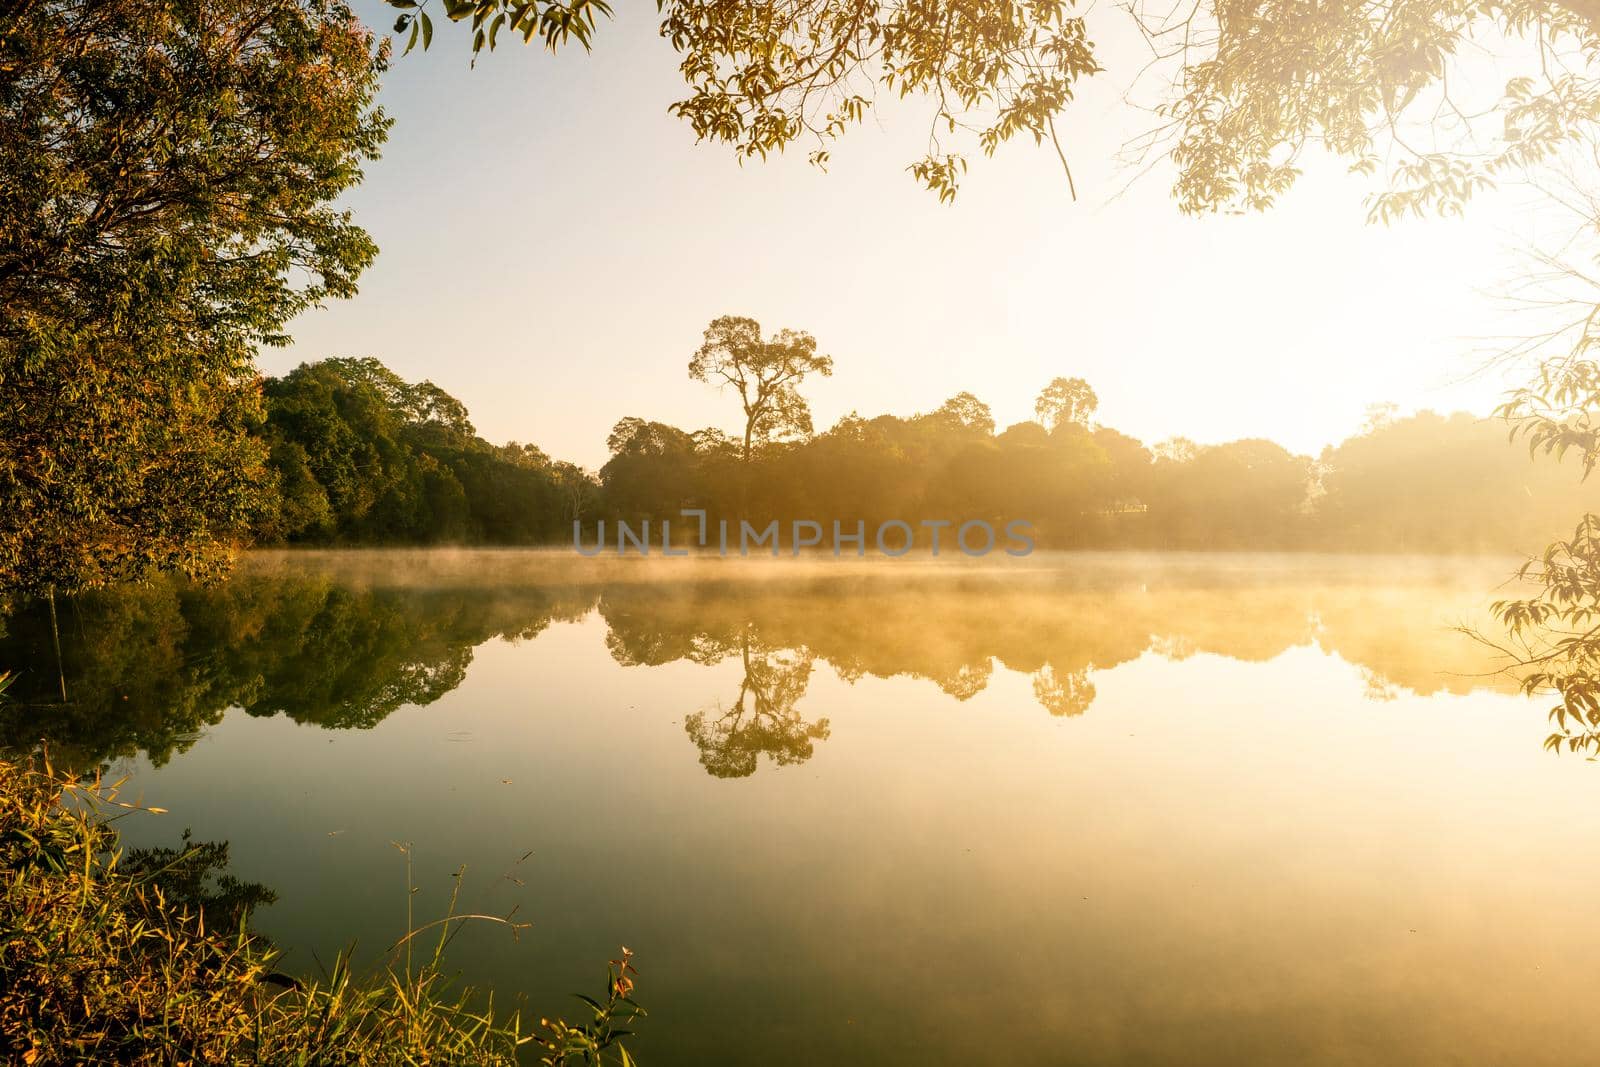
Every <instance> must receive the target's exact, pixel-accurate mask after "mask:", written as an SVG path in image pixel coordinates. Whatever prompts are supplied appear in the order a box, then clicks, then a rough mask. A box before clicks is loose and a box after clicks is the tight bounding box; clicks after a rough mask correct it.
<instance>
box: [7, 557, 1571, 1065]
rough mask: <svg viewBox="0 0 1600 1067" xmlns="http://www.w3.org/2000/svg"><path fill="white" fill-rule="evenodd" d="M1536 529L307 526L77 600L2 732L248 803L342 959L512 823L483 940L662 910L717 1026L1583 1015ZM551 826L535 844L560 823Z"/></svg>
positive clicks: (1184, 1053) (183, 817)
mask: <svg viewBox="0 0 1600 1067" xmlns="http://www.w3.org/2000/svg"><path fill="white" fill-rule="evenodd" d="M1513 566H1514V561H1511V560H1502V559H1468V558H1462V559H1450V558H1437V557H1432V558H1418V557H1339V556H1317V555H1276V556H1263V555H1258V554H1239V555H1219V554H1211V555H1204V556H1202V555H1183V554H1131V553H1127V554H1117V553H1112V554H1069V555H1057V554H1050V553H1043V552H1041V553H1038V554H1036V555H1035V556H1032V557H1029V558H1027V559H1021V560H1005V561H1003V562H999V561H993V560H988V561H973V560H967V559H965V558H962V557H952V558H948V559H947V558H944V557H941V558H939V559H938V560H933V559H928V558H911V557H907V558H905V559H901V560H881V559H876V560H874V559H868V560H856V559H851V558H844V559H837V560H836V559H833V558H831V557H823V558H803V559H798V560H796V559H788V558H783V559H778V560H769V559H760V560H736V559H730V560H722V559H715V558H711V559H706V558H691V559H673V560H638V559H622V560H619V559H614V558H611V559H604V558H602V559H593V560H587V559H579V558H577V557H576V556H574V555H573V554H572V553H570V552H567V551H541V552H529V551H509V550H508V551H459V552H455V551H426V552H423V551H398V552H388V551H372V552H323V553H309V552H293V553H273V554H261V555H258V556H253V557H251V558H250V559H249V560H248V561H247V563H246V565H245V567H244V568H243V570H242V571H241V573H240V574H239V575H238V576H237V577H236V578H235V579H234V580H233V581H231V582H229V583H227V584H225V585H222V586H219V587H215V588H210V589H204V588H191V587H184V586H180V585H176V584H156V585H152V586H148V587H144V588H139V589H129V590H125V591H122V592H119V593H117V594H114V595H104V596H98V597H85V598H81V599H79V600H78V601H75V602H73V604H72V605H71V606H70V607H68V608H66V610H65V613H64V615H63V622H62V625H63V631H64V645H65V648H64V658H65V668H66V676H67V685H68V687H69V694H70V697H71V700H70V702H69V703H68V704H67V705H65V706H62V705H61V704H60V702H59V695H56V696H54V697H52V696H51V692H52V689H53V687H54V686H55V684H56V679H55V678H54V676H53V672H51V671H49V670H48V669H42V668H43V667H44V666H45V665H48V664H50V663H51V662H52V660H51V658H50V656H51V653H50V652H49V651H48V648H49V646H48V640H49V638H48V630H47V629H46V623H45V622H44V620H43V617H42V616H41V615H40V614H39V613H38V612H37V611H32V610H30V611H25V612H23V613H20V614H18V615H15V616H13V617H11V618H10V619H8V620H7V621H6V624H5V632H4V636H3V637H0V657H3V658H4V659H3V661H4V662H7V663H28V664H32V665H37V667H34V668H30V670H29V671H28V673H27V674H26V675H25V677H24V678H23V680H22V681H21V682H20V683H19V686H20V688H18V689H16V690H14V693H16V694H17V695H18V703H17V704H16V705H15V706H14V707H12V708H10V709H8V710H7V711H6V713H5V716H4V718H3V719H0V739H3V740H4V742H5V743H6V744H7V745H8V746H9V747H11V748H13V749H18V748H26V747H30V746H32V745H34V744H36V743H37V741H38V739H39V736H40V735H41V734H46V735H48V736H49V739H50V743H51V751H52V753H53V755H55V756H56V757H57V758H58V759H60V760H62V761H64V762H71V763H75V764H76V765H79V766H84V767H88V766H92V765H96V764H99V763H107V764H109V765H110V766H111V767H112V768H113V769H114V770H115V771H116V772H118V773H126V774H128V775H129V776H130V781H129V783H128V785H127V787H126V790H127V792H128V793H129V794H130V795H132V796H138V797H140V798H142V799H143V800H144V801H145V802H147V803H150V804H156V805H159V806H161V807H164V808H168V809H170V810H171V812H172V814H171V815H169V816H164V817H159V818H157V817H141V818H138V819H129V820H124V821H123V822H122V823H121V826H122V827H123V828H124V831H125V833H126V834H127V836H128V837H129V838H130V841H131V843H134V844H138V843H147V842H148V843H155V842H160V843H171V842H172V841H173V840H174V839H175V838H176V837H177V835H178V833H179V832H180V831H181V830H182V829H183V828H184V827H190V828H192V829H193V831H194V833H195V836H196V837H197V838H201V839H207V838H215V839H227V840H229V841H230V842H231V845H232V855H233V858H234V867H235V869H236V871H237V873H238V874H240V875H241V876H242V877H245V878H249V879H253V880H257V881H260V882H263V883H265V884H267V885H269V886H270V887H272V888H273V889H274V890H275V891H276V892H277V894H278V898H279V900H278V903H277V904H275V905H273V906H271V907H270V908H268V909H266V910H265V911H263V912H262V913H261V914H260V915H259V916H258V922H259V925H260V926H261V927H262V928H263V929H264V930H265V931H266V932H267V933H268V934H270V935H271V936H273V937H274V938H276V939H278V940H279V942H280V943H281V944H282V945H283V946H284V947H285V948H287V949H288V950H289V952H290V962H291V964H293V965H297V966H305V967H314V966H315V962H314V961H315V960H316V959H322V960H327V959H329V958H330V957H331V955H332V953H333V952H334V951H335V950H337V949H338V948H339V947H341V946H343V945H344V944H345V943H346V942H347V941H348V940H349V939H350V938H352V937H354V938H355V939H356V940H357V942H358V946H360V948H361V949H362V950H363V951H365V952H366V953H367V954H369V955H370V954H375V953H377V952H379V951H381V949H382V948H384V947H386V946H387V945H388V944H390V943H392V941H393V940H394V939H395V938H396V937H397V936H399V934H400V933H401V932H403V929H404V923H405V910H406V892H405V872H404V866H403V861H402V857H401V856H400V854H399V853H398V852H397V851H396V850H395V848H394V847H393V844H392V843H393V842H396V841H399V842H409V843H411V845H412V848H413V850H414V855H415V857H416V863H417V868H416V874H415V878H416V881H417V884H418V885H419V886H420V892H419V893H418V894H417V896H416V899H415V901H414V904H415V906H416V908H417V913H418V915H419V916H426V915H428V914H429V913H430V910H431V911H433V912H437V911H440V910H442V908H443V906H444V901H445V899H446V898H447V896H448V893H449V891H450V889H451V887H452V884H453V879H452V874H453V872H455V871H456V870H457V868H458V867H460V866H461V865H463V864H464V865H466V867H467V871H466V874H465V875H464V876H463V885H464V887H465V888H464V893H463V904H464V906H465V907H466V909H467V910H481V911H493V912H500V913H504V912H505V911H506V910H507V909H509V908H510V907H511V906H512V905H513V904H520V905H521V912H520V915H519V917H521V918H525V919H530V920H531V921H532V922H533V923H534V926H533V928H532V929H531V930H529V931H527V932H526V933H525V934H524V935H523V937H522V938H521V939H520V941H513V940H511V939H510V938H508V937H507V936H505V935H504V933H503V931H500V930H493V929H468V930H467V931H466V932H465V933H464V934H463V935H462V936H461V938H460V939H459V940H458V941H457V942H456V943H455V944H454V945H453V946H452V952H453V953H454V959H455V962H456V963H457V964H458V965H459V966H460V967H461V968H462V970H463V972H464V974H465V975H466V976H467V977H468V978H469V979H470V980H472V981H474V982H475V983H483V984H489V985H492V986H493V987H494V988H495V989H496V990H497V997H498V998H501V1000H502V1002H504V1000H505V999H506V998H511V997H515V996H517V995H519V994H520V995H524V996H526V997H527V998H528V1001H529V1003H530V1005H531V1006H532V1008H533V1010H534V1012H535V1013H536V1014H538V1013H550V1012H554V1011H560V1010H564V1009H566V1008H567V1007H568V1005H569V1004H570V1001H568V1000H567V999H566V994H567V993H568V992H569V991H571V990H575V989H584V988H587V987H589V986H591V985H593V984H594V982H595V980H596V978H597V977H598V968H599V967H600V966H603V961H604V960H605V959H606V958H607V956H608V955H609V954H614V950H615V948H616V946H617V944H619V943H626V944H627V945H628V946H629V947H630V948H632V949H634V950H635V951H636V952H637V953H638V957H637V958H638V962H639V966H640V969H641V971H642V977H641V985H640V995H641V999H642V1000H643V1001H644V1002H645V1003H646V1004H647V1006H648V1007H649V1008H650V1010H651V1017H650V1019H649V1020H648V1021H647V1022H646V1024H645V1025H644V1027H643V1029H642V1032H641V1039H640V1041H639V1045H638V1052H639V1054H640V1057H641V1060H642V1061H643V1062H647V1063H651V1064H658V1065H659V1064H698V1063H711V1062H716V1063H730V1062H749V1063H762V1064H772V1063H793V1064H819V1063H840V1064H845V1063H873V1062H918V1063H951V1064H954V1063H962V1064H968V1063H1011V1062H1029V1063H1055V1062H1072V1063H1171V1064H1192V1063H1218V1064H1221V1063H1230V1064H1231V1063H1241V1062H1286V1061H1287V1062H1305V1063H1317V1064H1322V1063H1327V1064H1334V1063H1340V1064H1343V1063H1368V1062H1371V1063H1380V1062H1381V1063H1443V1062H1456V1061H1458V1059H1459V1056H1460V1052H1461V1050H1462V1049H1463V1048H1470V1049H1473V1050H1474V1052H1475V1055H1477V1057H1478V1060H1479V1061H1480V1062H1517V1063H1570V1062H1572V1061H1573V1057H1572V1048H1571V1045H1570V1039H1569V1038H1568V1037H1566V1036H1563V1035H1565V1034H1566V1033H1567V1032H1568V1031H1569V1027H1568V1025H1567V1021H1568V1020H1569V1012H1570V1009H1569V1008H1568V1007H1567V1005H1568V1004H1569V1003H1570V1001H1569V998H1570V995H1571V991H1572V990H1573V989H1576V988H1582V986H1581V983H1582V982H1583V981H1585V980H1586V978H1587V977H1588V976H1589V975H1590V973H1591V972H1592V960H1593V959H1594V958H1595V957H1596V951H1597V950H1600V925H1597V924H1596V923H1595V922H1594V921H1591V920H1589V919H1587V918H1586V917H1585V915H1584V913H1583V912H1582V910H1581V909H1579V910H1577V911H1574V910H1572V909H1569V908H1563V909H1562V910H1561V912H1560V916H1559V920H1560V921H1559V922H1557V921H1553V919H1554V918H1555V916H1554V913H1553V909H1554V902H1555V901H1558V900H1570V899H1574V896H1575V894H1581V892H1583V891H1584V889H1585V888H1586V887H1588V886H1592V885H1593V884H1595V880H1596V877H1597V876H1600V860H1597V859H1596V858H1595V857H1594V850H1593V849H1589V848H1587V847H1584V846H1583V845H1582V843H1581V842H1579V841H1575V840H1574V838H1573V836H1572V834H1571V831H1570V827H1569V825H1568V824H1567V823H1566V822H1565V820H1563V819H1562V818H1561V813H1563V812H1571V811H1574V810H1579V809H1580V808H1581V807H1582V806H1583V805H1584V804H1587V803H1589V802H1590V800H1591V796H1592V768H1591V767H1589V766H1588V765H1587V764H1585V763H1583V762H1582V761H1580V760H1575V759H1570V758H1568V759H1559V758H1556V757H1554V756H1552V755H1550V754H1548V753H1545V752H1543V751H1541V747H1540V743H1541V741H1542V740H1543V737H1544V735H1545V733H1546V732H1547V731H1546V727H1545V722H1544V709H1543V706H1542V705H1541V704H1538V703H1536V702H1530V701H1528V700H1526V699H1524V698H1522V697H1520V696H1518V695H1517V694H1516V692H1515V687H1514V685H1512V684H1511V683H1510V682H1509V681H1508V680H1506V679H1504V678H1503V677H1502V676H1499V675H1497V674H1495V673H1493V672H1494V669H1495V667H1496V664H1495V662H1494V660H1493V659H1492V657H1491V656H1490V655H1489V654H1488V651H1487V650H1486V649H1484V648H1483V647H1482V646H1481V645H1478V644H1476V643H1474V642H1473V641H1471V640H1470V639H1469V638H1467V637H1465V636H1463V635H1462V634H1461V633H1459V632H1457V629H1456V628H1457V627H1460V626H1463V625H1465V626H1471V625H1474V624H1475V623H1478V622H1481V621H1483V619H1484V617H1485V610H1486V607H1487V601H1488V600H1490V599H1492V597H1493V595H1494V594H1493V593H1492V592H1491V591H1492V590H1493V589H1494V587H1495V586H1496V585H1497V584H1498V583H1500V582H1502V581H1503V580H1504V579H1505V577H1506V576H1507V575H1508V574H1509V573H1510V572H1511V570H1512V569H1513ZM530 850H531V855H528V856H527V858H526V859H524V860H522V861H521V862H520V863H519V862H518V860H519V857H523V856H524V855H525V854H527V853H529V852H530Z"/></svg>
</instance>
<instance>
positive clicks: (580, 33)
mask: <svg viewBox="0 0 1600 1067" xmlns="http://www.w3.org/2000/svg"><path fill="white" fill-rule="evenodd" d="M425 3H426V0H389V4H390V6H392V7H395V8H399V9H401V11H402V14H401V15H400V18H399V19H398V20H397V22H396V23H395V29H396V30H397V31H405V30H407V29H409V34H410V36H409V39H408V42H407V45H408V47H410V46H411V45H414V44H416V43H417V41H418V39H419V33H420V40H421V43H422V45H423V47H424V48H426V47H427V46H428V44H429V42H430V40H431V37H432V28H431V26H432V24H431V22H430V21H429V19H428V17H427V14H426V12H425V11H423V10H421V6H422V5H425ZM657 7H658V9H659V11H660V15H661V36H662V37H663V38H665V39H666V40H667V41H669V42H670V43H671V45H672V47H673V49H674V50H676V51H677V52H678V54H679V55H680V56H681V57H682V61H681V62H680V64H679V70H680V72H681V73H682V75H683V79H684V82H685V84H686V85H687V87H688V95H687V96H685V97H683V98H682V99H680V100H678V101H676V102H675V103H673V104H672V105H671V111H672V113H673V114H675V115H677V116H679V117H680V118H682V119H683V120H684V121H686V122H687V123H688V124H689V126H690V128H691V129H693V130H694V132H695V136H696V137H697V138H699V139H701V140H709V141H715V142H718V143H721V144H726V145H728V146H730V147H731V148H732V149H733V150H734V152H735V153H737V155H738V156H739V157H740V158H741V159H747V158H761V159H765V158H766V157H767V156H768V155H770V154H772V153H774V152H782V151H784V150H785V149H787V148H788V147H789V146H790V145H792V144H795V143H796V142H802V143H805V144H808V145H810V158H811V160H812V162H814V163H816V164H818V165H826V164H827V162H828V159H829V155H830V151H831V145H832V143H833V142H834V141H836V140H837V139H838V138H839V137H840V136H841V135H843V134H844V133H845V132H846V131H847V130H848V129H849V128H850V127H852V126H855V125H857V124H859V123H861V122H863V121H865V120H866V118H867V116H868V114H869V113H870V112H871V108H872V102H873V99H872V98H873V94H874V92H875V91H876V89H877V87H879V86H881V87H882V88H883V90H884V91H885V92H887V93H890V94H893V95H895V96H900V97H909V96H918V97H923V98H926V99H927V100H928V101H930V103H931V104H932V110H933V114H932V116H931V118H930V121H929V132H928V151H927V153H926V154H925V155H924V156H923V157H922V158H921V159H918V160H915V161H914V162H913V163H912V164H911V165H910V166H909V167H908V168H907V169H908V170H909V171H910V172H911V174H912V176H913V177H915V178H916V180H917V181H918V182H919V183H921V184H922V185H924V186H925V187H926V188H928V189H929V190H931V191H933V192H934V193H936V194H937V195H938V196H939V198H940V199H941V200H951V199H954V197H955V195H956V191H957V189H958V188H959V185H960V181H961V175H962V174H963V173H964V172H965V170H966V154H965V152H963V151H950V150H949V149H948V147H947V146H946V143H945V142H946V139H947V138H951V137H956V136H958V135H959V136H961V137H962V138H963V139H965V140H966V141H968V142H969V147H968V149H967V151H970V148H971V147H976V148H978V149H979V150H981V151H982V152H983V153H984V154H985V155H993V154H994V152H995V151H996V150H997V149H998V148H999V147H1000V145H1002V144H1004V143H1005V142H1007V141H1009V140H1011V139H1012V138H1013V137H1017V136H1019V135H1021V136H1026V137H1031V138H1032V139H1033V141H1034V142H1035V143H1036V144H1037V143H1040V142H1042V141H1043V140H1044V139H1045V138H1049V139H1050V140H1051V141H1052V142H1055V141H1056V133H1055V124H1054V122H1055V116H1056V115H1058V114H1060V113H1061V111H1062V110H1063V109H1064V108H1065V107H1066V105H1067V104H1068V103H1069V102H1070V101H1071V100H1072V99H1073V96H1074V94H1075V93H1076V89H1077V83H1078V81H1079V80H1080V79H1082V78H1085V77H1088V76H1089V75H1092V74H1095V73H1097V72H1098V71H1099V70H1100V66H1099V63H1098V61H1097V60H1096V58H1095V54H1094V48H1093V46H1092V45H1091V43H1090V41H1089V38H1088V35H1087V33H1086V31H1085V28H1084V21H1083V17H1082V15H1081V14H1079V13H1078V11H1077V10H1076V9H1075V8H1074V7H1073V6H1072V5H1070V4H1068V3H1065V2H1063V0H1027V2H1018V0H1000V2H994V0H925V2H918V3H906V2H884V0H815V2H812V3H805V4H787V5H784V4H739V3H728V2H726V0H658V3H657ZM445 11H446V13H447V14H448V16H449V17H450V18H452V19H455V20H458V21H466V22H468V23H469V24H470V28H471V31H472V48H473V52H474V53H475V54H476V53H477V52H480V51H482V50H484V49H491V50H492V49H493V48H494V46H495V43H496V40H497V37H498V34H499V32H500V31H501V30H502V29H509V30H511V31H512V32H515V33H518V34H520V35H521V36H522V38H523V40H524V41H531V40H533V39H534V37H536V36H537V37H539V38H540V39H541V40H542V41H543V42H544V44H545V46H546V47H547V48H550V49H555V48H557V47H559V46H560V45H564V44H566V43H567V42H569V41H572V40H576V41H577V42H578V43H579V44H580V45H582V46H583V47H585V48H588V47H589V46H590V43H591V39H592V35H593V31H594V28H595V24H596V20H597V16H605V15H609V14H610V7H609V6H608V5H607V4H606V3H605V2H604V0H572V2H570V3H559V2H541V0H446V2H445ZM414 12H415V13H414ZM1057 148H1058V149H1059V144H1057ZM1062 160H1063V163H1065V156H1063V157H1062ZM1068 176H1069V179H1070V173H1069V175H1068Z"/></svg>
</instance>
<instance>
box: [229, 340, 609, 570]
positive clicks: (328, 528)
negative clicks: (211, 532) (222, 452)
mask: <svg viewBox="0 0 1600 1067" xmlns="http://www.w3.org/2000/svg"><path fill="white" fill-rule="evenodd" d="M264 392H265V396H266V407H267V414H266V428H265V438H266V444H267V446H268V448H269V450H270V461H269V463H270V467H271V469H272V471H273V473H274V474H275V475H276V482H277V487H278V494H277V498H276V501H275V506H274V507H272V508H271V509H269V510H268V511H267V513H266V514H265V516H264V517H263V518H262V519H261V520H260V521H259V522H258V525H257V533H258V535H259V536H260V537H261V539H263V540H265V541H268V542H280V541H290V542H304V543H327V542H334V543H350V542H359V543H369V544H370V543H379V544H383V543H410V544H416V543H422V544H433V543H440V542H450V543H459V542H464V541H465V542H489V543H500V544H506V543H528V542H542V541H549V540H552V539H554V538H556V537H559V536H561V535H562V534H563V533H565V532H567V531H570V529H571V524H572V522H573V521H574V520H577V519H582V518H585V517H587V511H588V509H589V507H590V504H591V501H592V498H593V495H594V493H593V482H592V480H591V478H590V476H589V475H588V474H586V473H585V472H583V471H582V470H580V469H579V468H577V467H576V466H574V465H572V464H570V463H559V462H555V461H552V460H551V459H550V458H549V457H548V456H547V455H545V454H544V453H543V452H542V451H540V450H539V449H538V448H535V447H534V446H532V445H521V444H517V443H515V442H513V443H511V444H508V445H503V446H498V447H497V446H494V445H490V444H489V443H488V442H486V441H484V440H483V439H482V438H480V437H478V436H477V433H476V431H475V430H474V429H473V426H472V422H471V420H470V419H469V418H468V416H467V411H466V408H465V407H464V406H463V405H462V404H461V402H460V401H459V400H457V399H456V398H455V397H453V396H451V395H450V394H448V393H446V392H445V391H444V390H442V389H440V388H439V387H438V386H436V385H434V384H433V383H432V382H421V383H417V384H411V383H408V382H406V381H404V380H402V379H401V378H400V377H399V376H398V375H396V374H394V373H393V372H392V371H390V370H389V369H388V368H386V367H384V366H383V365H382V364H381V363H379V362H378V361H377V360H375V359H327V360H323V361H321V362H319V363H311V364H303V365H302V366H300V367H299V368H297V369H296V370H294V371H292V372H291V373H289V374H288V375H286V376H285V377H283V378H281V379H269V380H268V381H267V382H266V384H265V388H264Z"/></svg>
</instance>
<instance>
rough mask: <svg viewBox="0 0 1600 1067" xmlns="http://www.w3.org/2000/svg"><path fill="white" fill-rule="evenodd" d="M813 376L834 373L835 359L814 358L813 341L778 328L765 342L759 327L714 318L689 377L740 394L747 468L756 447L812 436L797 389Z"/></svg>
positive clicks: (734, 319) (735, 318)
mask: <svg viewBox="0 0 1600 1067" xmlns="http://www.w3.org/2000/svg"><path fill="white" fill-rule="evenodd" d="M812 374H820V375H822V376H823V377H828V376H829V375H831V374H833V359H832V358H831V357H829V356H822V355H818V354H817V341H816V338H814V337H812V336H811V335H810V334H809V333H806V332H804V331H801V330H779V331H778V332H777V333H775V334H773V335H772V336H771V337H770V338H766V339H763V338H762V334H761V324H760V323H758V322H757V321H756V320H755V319H750V318H743V317H741V316H737V315H724V316H722V317H721V318H719V319H714V320H713V321H712V323H711V325H709V326H707V327H706V332H705V340H704V341H703V342H702V343H701V345H700V347H699V348H698V349H697V350H696V351H695V354H694V358H693V359H691V360H690V361H689V377H690V378H692V379H694V380H695V381H697V382H704V383H706V384H707V385H712V386H715V387H716V388H718V389H726V388H730V387H731V388H732V389H733V390H734V391H735V392H736V393H738V394H739V406H740V408H741V410H742V411H743V413H744V436H743V445H742V449H741V452H740V457H741V459H742V460H743V462H744V463H745V465H746V466H748V465H749V463H750V456H751V453H752V449H753V448H754V446H755V445H756V444H765V443H766V442H769V441H773V440H778V439H781V438H784V437H791V436H805V435H808V434H810V433H811V407H810V405H809V404H807V403H806V401H805V398H804V397H802V396H801V395H800V392H799V385H800V383H801V382H802V381H804V380H805V379H806V378H807V377H808V376H809V375H812Z"/></svg>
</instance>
